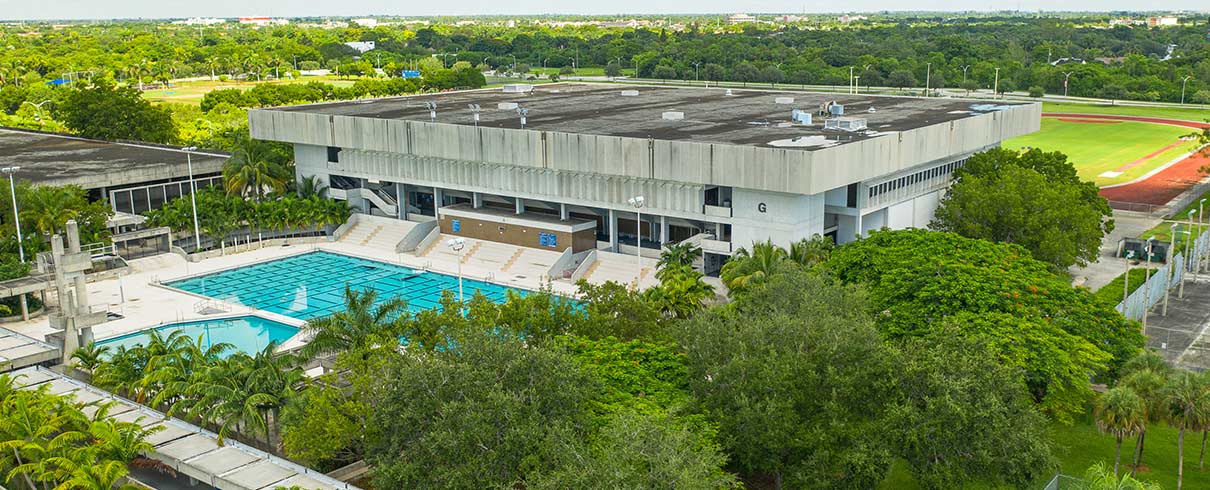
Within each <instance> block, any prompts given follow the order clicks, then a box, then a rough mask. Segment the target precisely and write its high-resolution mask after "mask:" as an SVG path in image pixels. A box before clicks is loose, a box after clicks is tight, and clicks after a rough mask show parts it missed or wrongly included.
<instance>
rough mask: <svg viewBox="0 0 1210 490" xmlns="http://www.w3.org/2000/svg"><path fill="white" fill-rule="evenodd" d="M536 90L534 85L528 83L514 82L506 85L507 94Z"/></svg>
mask: <svg viewBox="0 0 1210 490" xmlns="http://www.w3.org/2000/svg"><path fill="white" fill-rule="evenodd" d="M533 91H534V86H533V85H531V84H528V83H512V84H508V85H505V86H504V93H506V94H526V93H529V92H533Z"/></svg>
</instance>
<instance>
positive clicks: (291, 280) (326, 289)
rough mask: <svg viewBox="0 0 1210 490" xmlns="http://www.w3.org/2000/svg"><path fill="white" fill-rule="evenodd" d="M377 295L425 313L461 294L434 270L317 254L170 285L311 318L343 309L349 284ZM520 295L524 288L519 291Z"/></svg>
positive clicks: (490, 288) (468, 286) (469, 285)
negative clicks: (397, 299)
mask: <svg viewBox="0 0 1210 490" xmlns="http://www.w3.org/2000/svg"><path fill="white" fill-rule="evenodd" d="M346 284H347V285H349V286H352V287H353V288H354V289H373V290H376V291H378V301H379V302H382V301H386V300H388V299H391V298H394V297H402V298H403V299H405V300H407V302H408V308H409V309H410V310H412V311H421V310H427V309H431V308H435V307H438V306H439V303H438V301H440V299H441V293H442V291H446V290H449V291H453V292H454V294H457V292H458V278H457V277H455V276H447V275H445V274H438V273H435V272H426V271H419V270H413V269H409V268H407V267H403V266H398V265H393V264H387V263H384V262H377V261H374V260H368V259H362V258H357V257H350V256H347V255H341V254H335V253H331V252H324V251H317V252H309V253H305V254H301V255H295V256H291V257H286V258H282V259H278V260H273V261H269V262H262V263H259V264H253V265H249V266H246V267H239V268H236V269H230V270H225V271H220V272H215V273H212V274H207V275H204V276H198V277H193V278H189V279H183V280H180V281H174V282H170V283H167V284H166V285H167V286H171V287H174V288H177V289H181V290H184V291H188V292H191V293H195V294H200V295H202V296H208V297H211V298H215V299H220V300H223V301H227V302H231V303H236V304H241V305H246V306H249V307H252V308H256V309H259V310H265V311H269V312H273V313H277V314H281V315H286V316H289V317H293V318H298V319H301V320H309V319H311V318H316V317H320V316H324V315H328V314H330V313H333V312H337V311H340V310H342V309H344V306H345V300H344V290H345V285H346ZM462 287H463V294H464V295H465V297H466V298H467V299H469V298H470V297H471V296H472V295H473V294H475V292H476V291H478V292H480V293H482V294H483V295H484V296H487V298H488V299H490V300H492V301H496V302H503V301H504V300H505V292H506V291H508V290H509V289H510V288H508V287H505V286H500V285H496V284H491V283H487V282H482V281H475V280H471V279H464V280H463V283H462ZM516 291H518V292H522V291H521V290H516Z"/></svg>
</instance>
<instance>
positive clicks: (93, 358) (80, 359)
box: [71, 342, 110, 374]
mask: <svg viewBox="0 0 1210 490" xmlns="http://www.w3.org/2000/svg"><path fill="white" fill-rule="evenodd" d="M109 351H110V347H109V346H108V345H102V346H98V345H97V343H96V342H89V343H88V345H85V346H84V347H81V348H79V349H76V351H75V352H73V353H72V354H71V358H72V359H74V360H75V361H76V367H78V368H80V369H83V370H85V371H88V374H92V373H93V371H94V370H95V369H97V366H99V365H101V362H102V358H103V357H104V356H105V354H108V353H109Z"/></svg>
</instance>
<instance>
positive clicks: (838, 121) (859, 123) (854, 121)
mask: <svg viewBox="0 0 1210 490" xmlns="http://www.w3.org/2000/svg"><path fill="white" fill-rule="evenodd" d="M823 128H824V129H837V130H840V131H861V130H863V129H865V128H866V120H865V119H859V118H856V117H837V118H832V119H828V120H827V121H824V122H823Z"/></svg>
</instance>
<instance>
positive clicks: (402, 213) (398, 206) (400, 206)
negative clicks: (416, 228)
mask: <svg viewBox="0 0 1210 490" xmlns="http://www.w3.org/2000/svg"><path fill="white" fill-rule="evenodd" d="M404 197H407V194H405V193H404V192H403V184H400V183H398V182H396V183H395V217H396V218H399V219H407V217H408V204H407V203H406V202H403V198H404Z"/></svg>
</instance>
